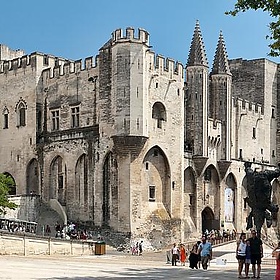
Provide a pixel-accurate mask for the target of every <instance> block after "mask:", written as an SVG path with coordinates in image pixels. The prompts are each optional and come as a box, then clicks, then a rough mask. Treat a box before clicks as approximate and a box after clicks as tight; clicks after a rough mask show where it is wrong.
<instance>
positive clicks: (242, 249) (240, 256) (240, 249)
mask: <svg viewBox="0 0 280 280" xmlns="http://www.w3.org/2000/svg"><path fill="white" fill-rule="evenodd" d="M236 258H237V260H238V278H243V276H242V270H243V266H244V264H245V259H246V233H244V232H242V233H241V234H240V239H239V240H238V241H237V246H236Z"/></svg>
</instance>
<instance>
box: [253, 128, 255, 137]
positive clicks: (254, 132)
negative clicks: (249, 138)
mask: <svg viewBox="0 0 280 280" xmlns="http://www.w3.org/2000/svg"><path fill="white" fill-rule="evenodd" d="M253 138H254V139H256V128H255V127H253Z"/></svg>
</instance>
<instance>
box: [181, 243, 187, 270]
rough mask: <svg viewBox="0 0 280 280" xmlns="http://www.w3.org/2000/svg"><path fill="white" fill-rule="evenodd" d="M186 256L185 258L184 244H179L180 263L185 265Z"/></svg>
mask: <svg viewBox="0 0 280 280" xmlns="http://www.w3.org/2000/svg"><path fill="white" fill-rule="evenodd" d="M186 258H187V252H186V249H185V246H184V244H181V246H180V263H181V265H183V266H185V265H186Z"/></svg>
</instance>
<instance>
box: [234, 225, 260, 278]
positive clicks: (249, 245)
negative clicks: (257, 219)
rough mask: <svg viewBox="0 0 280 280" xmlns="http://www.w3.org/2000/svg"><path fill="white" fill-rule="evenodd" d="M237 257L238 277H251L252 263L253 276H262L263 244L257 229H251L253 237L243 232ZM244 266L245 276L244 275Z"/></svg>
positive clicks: (238, 243)
mask: <svg viewBox="0 0 280 280" xmlns="http://www.w3.org/2000/svg"><path fill="white" fill-rule="evenodd" d="M236 258H237V260H238V278H248V279H249V278H250V277H249V271H250V265H252V273H253V276H252V278H257V279H259V278H260V274H261V260H262V258H263V245H262V240H261V239H260V238H259V237H258V236H257V233H256V231H255V230H252V231H251V237H250V238H248V239H246V233H244V232H242V233H241V235H240V239H239V240H238V242H237V247H236ZM256 265H257V267H256ZM244 267H245V276H243V275H242V271H243V268H244Z"/></svg>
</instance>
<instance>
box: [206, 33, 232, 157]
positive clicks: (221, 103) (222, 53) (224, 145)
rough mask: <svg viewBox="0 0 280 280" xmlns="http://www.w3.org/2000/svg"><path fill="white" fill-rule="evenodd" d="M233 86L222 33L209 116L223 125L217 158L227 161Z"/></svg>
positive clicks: (215, 62) (211, 90)
mask: <svg viewBox="0 0 280 280" xmlns="http://www.w3.org/2000/svg"><path fill="white" fill-rule="evenodd" d="M231 84H232V75H231V73H230V69H229V63H228V55H227V51H226V47H225V42H224V38H223V34H222V32H220V36H219V40H218V45H217V48H216V52H215V57H214V61H213V68H212V72H211V74H210V92H209V116H210V117H211V118H212V119H213V123H214V124H216V122H217V121H219V122H220V123H221V133H220V141H221V143H220V144H219V146H217V151H218V152H217V155H218V156H217V158H218V159H219V160H226V161H228V160H230V158H231V102H232V100H231Z"/></svg>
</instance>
